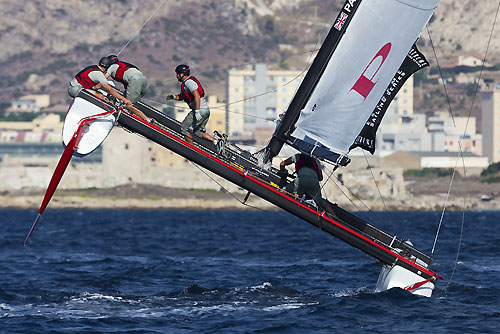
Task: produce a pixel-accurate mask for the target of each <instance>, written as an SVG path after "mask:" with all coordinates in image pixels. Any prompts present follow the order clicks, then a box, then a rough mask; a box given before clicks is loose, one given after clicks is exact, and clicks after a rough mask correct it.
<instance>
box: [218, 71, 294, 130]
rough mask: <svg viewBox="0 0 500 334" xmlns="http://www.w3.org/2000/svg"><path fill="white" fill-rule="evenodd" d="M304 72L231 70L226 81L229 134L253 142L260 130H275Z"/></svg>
mask: <svg viewBox="0 0 500 334" xmlns="http://www.w3.org/2000/svg"><path fill="white" fill-rule="evenodd" d="M303 74H304V73H303V72H301V71H284V70H269V69H268V68H267V66H266V65H265V64H257V65H255V68H254V69H248V70H237V69H232V70H229V71H228V73H227V77H226V85H227V87H226V94H227V97H226V103H227V123H228V134H229V136H230V137H232V138H253V137H254V136H255V131H256V130H257V129H258V128H273V129H274V127H275V123H274V121H275V120H276V119H277V118H278V115H279V114H280V113H282V112H283V111H285V110H286V108H287V107H288V104H289V103H290V101H291V99H292V97H293V95H294V94H295V91H296V89H297V87H298V86H299V84H300V81H301V79H302V76H303Z"/></svg>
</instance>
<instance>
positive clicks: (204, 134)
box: [201, 132, 215, 143]
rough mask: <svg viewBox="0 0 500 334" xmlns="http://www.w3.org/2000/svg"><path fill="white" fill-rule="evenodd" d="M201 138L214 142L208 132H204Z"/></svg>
mask: <svg viewBox="0 0 500 334" xmlns="http://www.w3.org/2000/svg"><path fill="white" fill-rule="evenodd" d="M201 138H203V139H206V140H208V141H211V142H212V143H213V142H214V140H215V139H214V137H212V136H211V135H209V134H208V133H206V132H203V134H202V135H201Z"/></svg>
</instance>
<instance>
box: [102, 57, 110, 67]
mask: <svg viewBox="0 0 500 334" xmlns="http://www.w3.org/2000/svg"><path fill="white" fill-rule="evenodd" d="M112 64H113V61H112V60H111V59H110V58H109V57H102V58H101V59H100V60H99V66H102V67H104V68H108V67H110V66H111V65H112Z"/></svg>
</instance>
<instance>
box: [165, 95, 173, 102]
mask: <svg viewBox="0 0 500 334" xmlns="http://www.w3.org/2000/svg"><path fill="white" fill-rule="evenodd" d="M174 99H175V95H167V97H166V98H165V100H167V101H168V100H174Z"/></svg>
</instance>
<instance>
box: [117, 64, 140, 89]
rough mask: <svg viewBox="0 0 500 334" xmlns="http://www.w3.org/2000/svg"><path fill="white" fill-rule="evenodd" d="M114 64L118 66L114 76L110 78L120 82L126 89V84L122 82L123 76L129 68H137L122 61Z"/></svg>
mask: <svg viewBox="0 0 500 334" xmlns="http://www.w3.org/2000/svg"><path fill="white" fill-rule="evenodd" d="M115 64H118V69H117V70H116V74H115V76H111V77H112V78H113V80H116V81H118V82H121V83H122V84H123V85H124V86H125V87H126V86H127V83H126V82H125V80H123V74H124V73H125V71H126V70H128V69H129V68H137V66H135V65H132V64H130V63H126V62H124V61H119V62H117V63H115Z"/></svg>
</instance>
